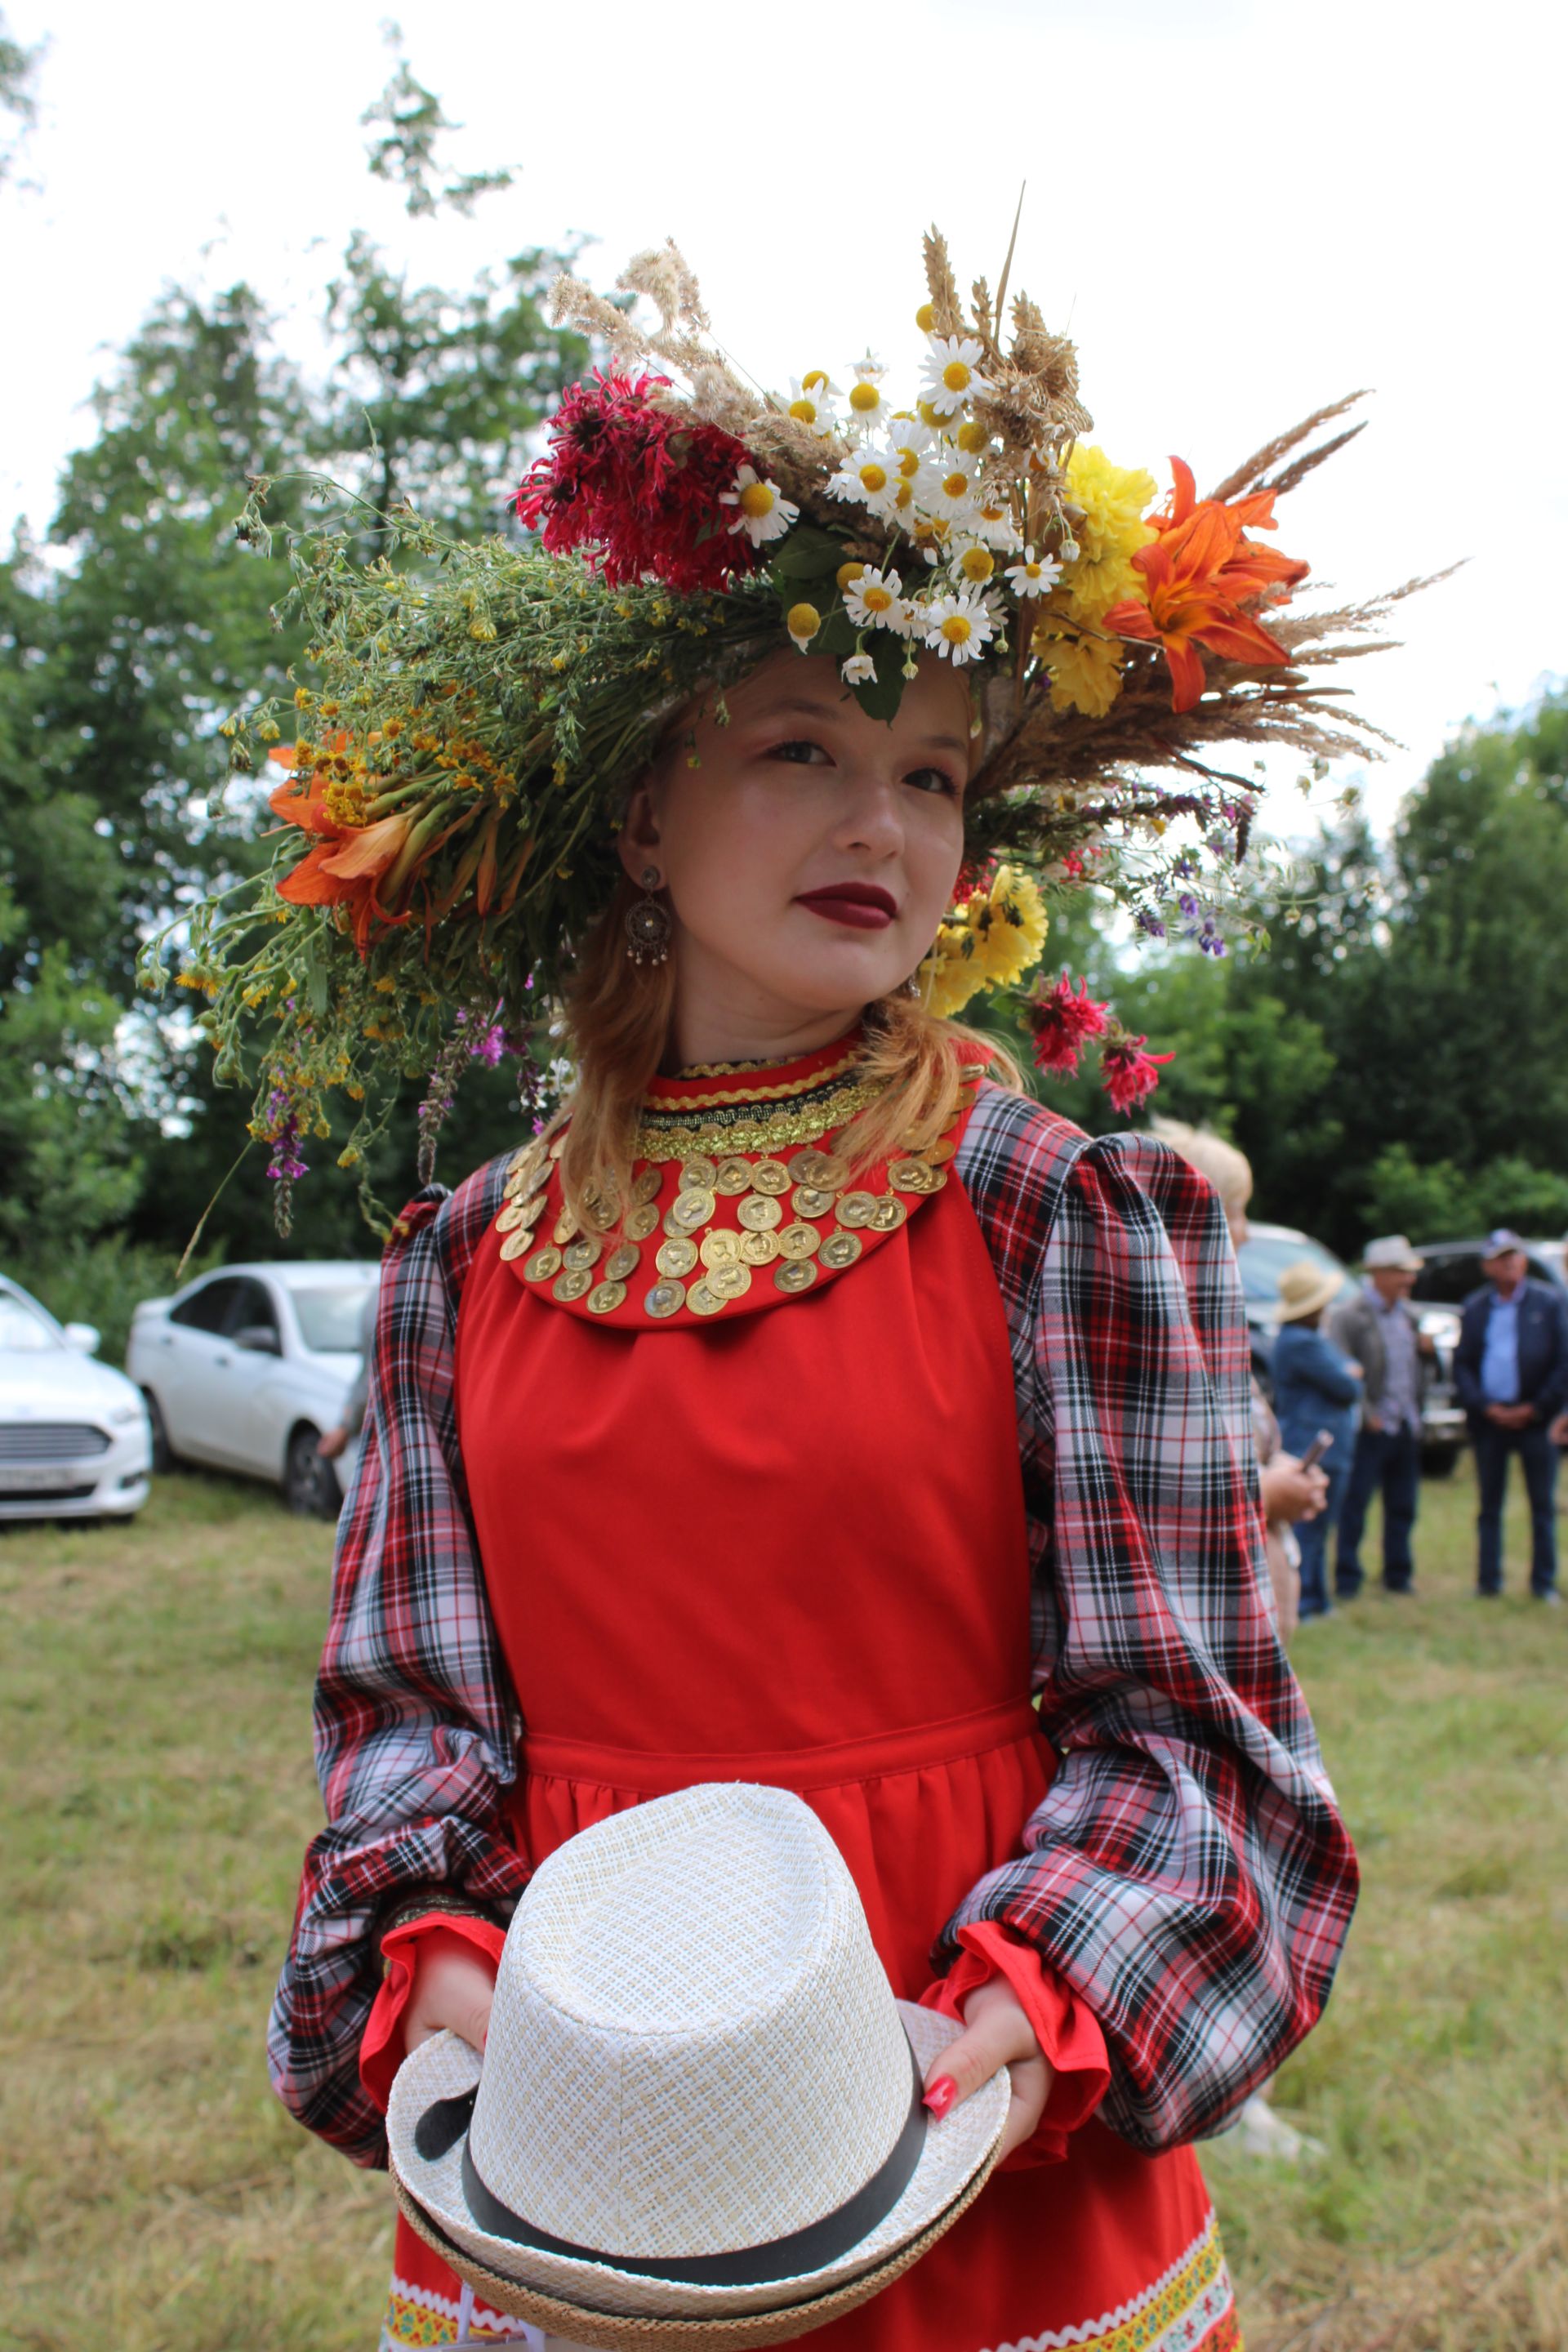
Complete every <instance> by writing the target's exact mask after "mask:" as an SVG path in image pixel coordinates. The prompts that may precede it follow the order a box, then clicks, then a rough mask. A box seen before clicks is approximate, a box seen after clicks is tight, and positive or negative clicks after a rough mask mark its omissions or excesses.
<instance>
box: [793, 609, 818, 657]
mask: <svg viewBox="0 0 1568 2352" xmlns="http://www.w3.org/2000/svg"><path fill="white" fill-rule="evenodd" d="M784 626H785V628H786V629H787V630H788V631H789V634H790V639H791V642H792V644H793V645H794V646H795V649H796V651H797V652H798V653H803V654H804V653H807V652H809V651H810V649H811V641H812V639H813V637H815V636H816V633H817V631H818V629H820V628H821V626H822V615H821V614H820V613H819V612H818V611H817V609H816V605H815V604H806V603H805V601H804V600H803V601H802V602H801V603H800V604H792V605H791V606H790V608H789V611H788V612H787V613H786V614H784Z"/></svg>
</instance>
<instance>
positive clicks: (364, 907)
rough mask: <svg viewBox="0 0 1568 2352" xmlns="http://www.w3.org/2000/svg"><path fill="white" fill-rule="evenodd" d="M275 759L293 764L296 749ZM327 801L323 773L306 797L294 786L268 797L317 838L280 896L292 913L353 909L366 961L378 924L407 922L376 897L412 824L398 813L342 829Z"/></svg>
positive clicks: (286, 877)
mask: <svg viewBox="0 0 1568 2352" xmlns="http://www.w3.org/2000/svg"><path fill="white" fill-rule="evenodd" d="M273 757H274V758H275V759H276V758H281V759H283V760H285V761H289V762H291V761H292V760H293V757H294V747H293V745H292V744H290V745H289V746H288V747H287V748H286V749H285V750H284V751H280V752H274V754H273ZM326 796H327V779H326V777H325V776H324V775H323V774H322V773H321V772H320V771H319V770H318V771H317V772H316V773H315V774H314V775H312V777H311V779H310V785H309V788H308V790H306V791H305V792H302V793H301V792H299V791H297V790H296V789H295V786H294V783H293V782H292V781H291V780H290V782H288V783H282V784H279V786H278V787H277V789H276V791H274V792H272V793H268V801H267V805H268V808H269V809H270V810H271V811H272V813H273V814H274V815H275V816H280V817H281V818H282V819H283V821H284V823H285V824H297V825H298V826H299V827H300V831H301V833H308V834H310V835H314V837H315V838H314V841H313V844H312V846H311V847H310V849H308V850H307V851H306V853H305V855H304V856H303V857H302V858H301V859H300V863H299V865H298V866H293V867H292V868H291V869H290V870H289V873H287V874H285V875H284V877H283V879H282V880H281V881H280V882H279V885H278V896H279V898H286V899H287V900H288V901H289V905H290V906H293V907H337V906H346V907H348V908H351V909H352V911H353V932H354V940H355V942H356V944H357V945H358V947H359V950H360V952H361V954H362V955H363V953H364V950H365V949H366V948H367V947H368V945H369V943H370V935H371V929H372V926H373V924H375V923H395V922H402V921H405V920H406V918H405V917H404V916H399V915H394V914H389V913H388V912H387V910H386V908H384V907H383V906H382V905H380V903H379V902H378V900H377V898H376V895H375V894H376V886H377V884H378V883H379V882H380V880H381V877H382V876H383V875H384V874H385V873H386V872H387V871H388V869H389V868H390V867H391V866H393V865H394V864H395V860H396V858H397V856H398V854H399V852H400V851H401V850H402V848H403V845H404V844H405V841H406V840H407V838H408V830H409V819H408V817H407V816H406V815H405V814H402V813H401V812H399V811H394V813H393V814H392V815H391V816H384V817H382V818H380V819H379V820H378V821H377V822H376V823H375V824H361V825H354V824H341V823H340V822H339V820H338V819H337V818H336V817H334V816H330V815H329V814H328V813H327V805H326Z"/></svg>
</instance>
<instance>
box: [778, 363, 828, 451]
mask: <svg viewBox="0 0 1568 2352" xmlns="http://www.w3.org/2000/svg"><path fill="white" fill-rule="evenodd" d="M837 389H838V387H837V384H834V383H829V382H828V380H827V375H826V371H825V370H824V369H822V368H813V369H812V370H811V371H810V373H808V374H806V375H792V376H791V378H790V380H789V390H790V396H789V400H788V403H787V404H786V405H787V409H788V413H789V415H791V416H793V417H794V418H795V423H796V424H797V425H805V428H806V430H807V432H808V433H815V434H816V436H817V437H818V438H819V439H826V436H827V435H828V434H830V433H832V432H835V431H836V430H837V425H838V419H837V415H835V413H834V407H833V397H834V394H835V393H836V392H837Z"/></svg>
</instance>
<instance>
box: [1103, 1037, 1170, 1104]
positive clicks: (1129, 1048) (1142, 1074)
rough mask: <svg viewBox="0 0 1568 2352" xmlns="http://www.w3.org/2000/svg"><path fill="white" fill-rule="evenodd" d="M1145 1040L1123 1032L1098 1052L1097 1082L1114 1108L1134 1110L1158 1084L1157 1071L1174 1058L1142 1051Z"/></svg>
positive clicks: (1146, 1042)
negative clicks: (1098, 1079) (1102, 1050)
mask: <svg viewBox="0 0 1568 2352" xmlns="http://www.w3.org/2000/svg"><path fill="white" fill-rule="evenodd" d="M1148 1042H1149V1041H1148V1039H1147V1038H1146V1037H1130V1036H1128V1034H1126V1032H1125V1031H1123V1032H1122V1034H1121V1036H1120V1037H1118V1038H1117V1039H1116V1041H1115V1043H1114V1044H1113V1045H1108V1046H1107V1047H1106V1049H1105V1051H1104V1053H1103V1054H1102V1055H1100V1083H1101V1085H1102V1086H1103V1087H1104V1088H1105V1091H1106V1093H1107V1094H1108V1095H1109V1096H1110V1101H1111V1106H1112V1108H1114V1109H1116V1110H1121V1111H1127V1110H1135V1109H1136V1108H1137V1107H1138V1105H1139V1104H1140V1103H1141V1102H1147V1100H1148V1098H1149V1097H1150V1096H1151V1095H1152V1093H1153V1091H1154V1089H1155V1087H1157V1086H1158V1085H1159V1083H1160V1072H1161V1070H1162V1069H1163V1066H1164V1065H1165V1064H1166V1063H1167V1062H1173V1061H1174V1060H1175V1058H1176V1057H1175V1055H1174V1054H1146V1053H1145V1052H1144V1051H1143V1048H1144V1046H1145V1045H1147V1044H1148Z"/></svg>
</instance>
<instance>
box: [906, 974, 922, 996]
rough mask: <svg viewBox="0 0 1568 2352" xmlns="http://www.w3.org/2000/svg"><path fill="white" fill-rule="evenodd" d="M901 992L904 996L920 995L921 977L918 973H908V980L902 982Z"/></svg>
mask: <svg viewBox="0 0 1568 2352" xmlns="http://www.w3.org/2000/svg"><path fill="white" fill-rule="evenodd" d="M903 992H904V994H905V995H906V996H918V995H919V994H920V992H921V976H920V974H919V972H918V971H911V972H910V976H909V978H908V980H906V981H905V982H904V991H903Z"/></svg>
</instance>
